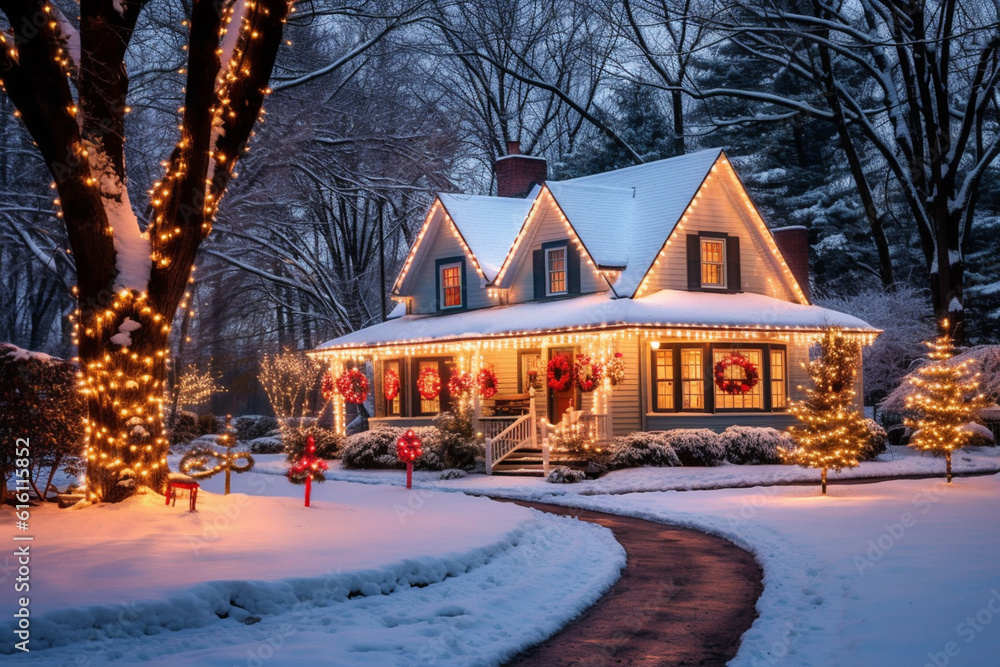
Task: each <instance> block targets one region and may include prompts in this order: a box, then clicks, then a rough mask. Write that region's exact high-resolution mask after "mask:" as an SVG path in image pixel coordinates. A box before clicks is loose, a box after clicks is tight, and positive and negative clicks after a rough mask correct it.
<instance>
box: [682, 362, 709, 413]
mask: <svg viewBox="0 0 1000 667" xmlns="http://www.w3.org/2000/svg"><path fill="white" fill-rule="evenodd" d="M681 400H682V403H681V404H682V407H683V409H684V410H703V409H704V408H705V372H704V365H703V363H702V354H701V348H682V349H681Z"/></svg>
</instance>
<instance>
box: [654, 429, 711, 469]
mask: <svg viewBox="0 0 1000 667" xmlns="http://www.w3.org/2000/svg"><path fill="white" fill-rule="evenodd" d="M663 437H664V440H665V441H666V443H667V444H668V445H670V446H671V447H673V449H674V452H676V453H677V458H679V459H680V460H681V463H682V464H683V465H686V466H717V465H720V464H721V463H722V462H723V461H725V460H726V449H725V447H723V446H722V441H721V439H720V438H719V434H718V433H716V432H714V431H710V430H709V429H707V428H678V429H674V430H672V431H667V432H666V433H664V434H663Z"/></svg>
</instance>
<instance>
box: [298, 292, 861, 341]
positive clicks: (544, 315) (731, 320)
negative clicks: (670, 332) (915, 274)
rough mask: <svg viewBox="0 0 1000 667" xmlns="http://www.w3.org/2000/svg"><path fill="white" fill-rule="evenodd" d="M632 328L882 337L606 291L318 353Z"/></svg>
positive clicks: (694, 296)
mask: <svg viewBox="0 0 1000 667" xmlns="http://www.w3.org/2000/svg"><path fill="white" fill-rule="evenodd" d="M632 326H636V327H679V328H691V329H714V328H725V327H731V328H746V327H755V328H761V329H764V330H768V331H782V330H794V331H817V330H820V329H823V328H824V327H828V326H836V327H842V328H844V329H848V330H851V331H859V332H870V333H875V332H877V329H875V328H873V327H872V326H870V325H869V324H868V323H866V322H864V321H862V320H859V319H858V318H856V317H852V316H850V315H845V314H844V313H839V312H837V311H834V310H827V309H826V308H821V307H819V306H806V305H802V304H797V303H791V302H788V301H783V300H781V299H774V298H771V297H768V296H764V295H763V294H753V293H749V292H744V293H741V294H706V293H704V292H686V291H681V290H660V291H659V292H655V293H653V294H650V295H648V296H644V297H641V298H638V299H628V298H622V299H615V298H612V295H611V294H608V293H603V294H589V295H586V296H580V297H574V298H571V299H563V300H560V301H547V302H527V303H519V304H515V305H511V306H497V307H493V308H483V309H479V310H470V311H465V312H461V313H453V314H449V315H406V316H404V317H400V318H397V319H394V320H389V321H388V322H382V323H381V324H376V325H374V326H371V327H368V328H366V329H361V330H360V331H355V332H353V333H349V334H347V335H345V336H341V337H340V338H335V339H333V340H330V341H327V342H326V343H323V344H322V345H320V346H319V348H317V350H318V351H323V350H334V349H340V348H356V347H372V346H380V345H393V344H399V343H421V342H432V341H443V340H455V339H463V338H464V339H475V338H484V337H499V336H504V335H514V334H523V333H540V332H547V331H565V330H587V329H598V330H599V329H608V328H621V327H632Z"/></svg>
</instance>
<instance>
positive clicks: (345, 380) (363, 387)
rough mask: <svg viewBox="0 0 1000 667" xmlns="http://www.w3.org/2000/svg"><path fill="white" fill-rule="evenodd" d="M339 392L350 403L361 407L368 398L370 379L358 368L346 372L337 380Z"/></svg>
mask: <svg viewBox="0 0 1000 667" xmlns="http://www.w3.org/2000/svg"><path fill="white" fill-rule="evenodd" d="M337 391H338V392H339V393H340V395H341V396H343V397H344V400H345V401H347V402H348V403H357V404H358V405H360V404H362V403H364V402H365V399H366V398H368V378H367V377H366V376H365V374H364V373H362V372H361V371H359V370H358V369H357V368H351V369H349V370H346V371H344V372H343V373H342V374H341V375H340V377H339V378H337Z"/></svg>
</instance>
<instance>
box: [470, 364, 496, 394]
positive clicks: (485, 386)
mask: <svg viewBox="0 0 1000 667" xmlns="http://www.w3.org/2000/svg"><path fill="white" fill-rule="evenodd" d="M476 385H477V386H478V387H479V395H480V396H482V397H483V398H492V397H494V396H496V393H497V390H498V389H499V388H500V382H499V380H497V374H496V373H495V372H494V371H493V368H492V367H489V366H483V367H482V368H481V369H479V375H478V376H477V377H476Z"/></svg>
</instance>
